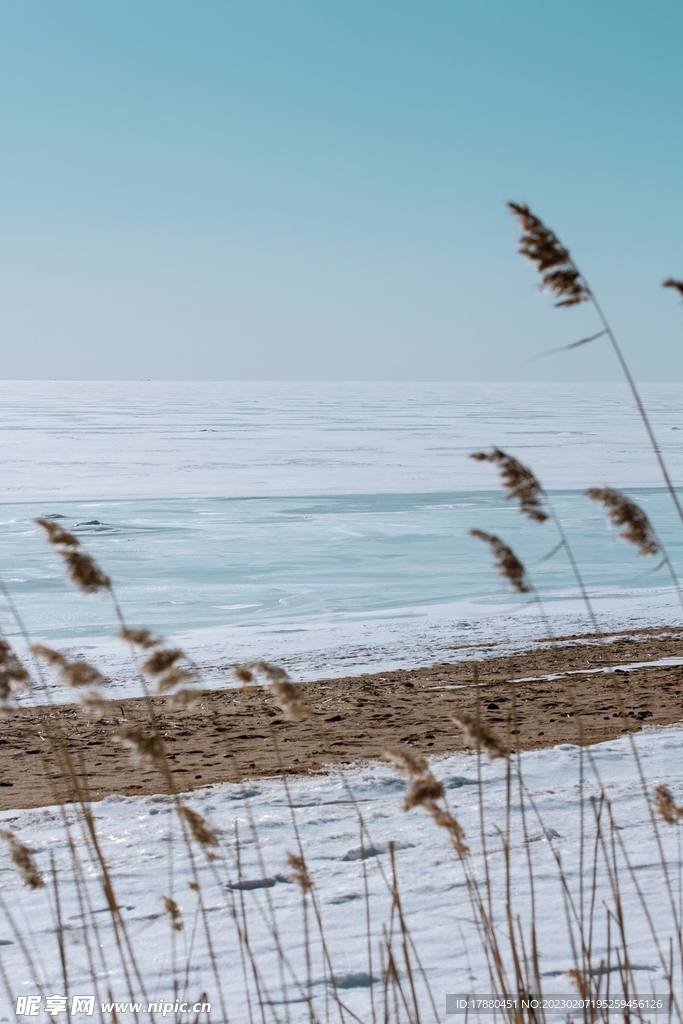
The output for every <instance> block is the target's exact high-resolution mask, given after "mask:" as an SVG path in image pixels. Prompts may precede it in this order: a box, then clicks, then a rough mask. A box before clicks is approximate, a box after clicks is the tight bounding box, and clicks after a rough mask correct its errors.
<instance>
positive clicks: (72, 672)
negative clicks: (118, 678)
mask: <svg viewBox="0 0 683 1024" xmlns="http://www.w3.org/2000/svg"><path fill="white" fill-rule="evenodd" d="M59 674H60V676H61V678H62V679H63V681H64V682H65V683H66V685H67V686H74V687H79V686H102V685H104V684H105V683H106V679H105V678H104V676H103V675H102V673H101V672H98V671H97V669H96V668H94V666H93V665H89V664H88V663H87V661H69V662H67V664H66V665H64V666H63V667H62V669H61V671H60V673H59Z"/></svg>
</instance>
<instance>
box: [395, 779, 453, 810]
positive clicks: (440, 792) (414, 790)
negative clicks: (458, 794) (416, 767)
mask: <svg viewBox="0 0 683 1024" xmlns="http://www.w3.org/2000/svg"><path fill="white" fill-rule="evenodd" d="M444 796H445V793H444V788H443V786H442V785H441V783H440V782H439V781H438V780H437V779H435V778H434V776H433V775H432V773H431V772H427V773H426V774H425V775H423V776H421V777H420V778H418V779H415V781H414V782H413V784H412V786H411V787H410V789H409V790H408V794H407V796H406V798H405V800H404V801H403V810H404V811H410V810H412V809H413V807H427V808H428V809H430V805H432V804H433V803H434V802H435V801H436V800H441V799H442V797H444Z"/></svg>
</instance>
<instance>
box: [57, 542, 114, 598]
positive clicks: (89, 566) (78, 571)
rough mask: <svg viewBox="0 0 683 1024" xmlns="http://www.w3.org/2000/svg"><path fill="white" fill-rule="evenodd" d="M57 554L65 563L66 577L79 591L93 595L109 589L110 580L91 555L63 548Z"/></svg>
mask: <svg viewBox="0 0 683 1024" xmlns="http://www.w3.org/2000/svg"><path fill="white" fill-rule="evenodd" d="M59 553H60V555H61V556H62V558H63V559H64V561H65V562H66V574H67V576H68V577H69V579H70V580H71V582H72V583H75V584H76V586H77V587H80V588H81V590H84V591H85V592H86V593H87V594H95V593H96V592H97V591H98V590H109V589H110V588H111V580H110V579H109V577H108V576H107V574H106V573H104V572H102V570H101V569H100V567H99V565H98V564H97V562H96V561H95V559H94V558H93V557H92V555H88V554H86V553H85V552H84V551H74V550H73V549H72V548H63V549H61V550H60V552H59Z"/></svg>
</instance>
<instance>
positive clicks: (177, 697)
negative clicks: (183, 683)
mask: <svg viewBox="0 0 683 1024" xmlns="http://www.w3.org/2000/svg"><path fill="white" fill-rule="evenodd" d="M201 701H202V693H201V691H200V690H188V689H187V688H183V689H182V690H176V692H175V693H174V694H173V695H172V696H171V697H170V705H171V707H172V708H188V707H190V705H191V704H199V703H200V702H201Z"/></svg>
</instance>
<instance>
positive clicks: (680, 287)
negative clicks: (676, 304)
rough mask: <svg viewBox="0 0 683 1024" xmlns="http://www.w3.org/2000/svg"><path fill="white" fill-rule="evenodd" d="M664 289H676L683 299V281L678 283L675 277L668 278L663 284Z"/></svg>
mask: <svg viewBox="0 0 683 1024" xmlns="http://www.w3.org/2000/svg"><path fill="white" fill-rule="evenodd" d="M662 288H674V289H675V290H676V291H677V292H678V294H679V295H680V296H681V298H683V281H676V280H674V278H673V277H668V278H667V279H666V281H663V282H662Z"/></svg>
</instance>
